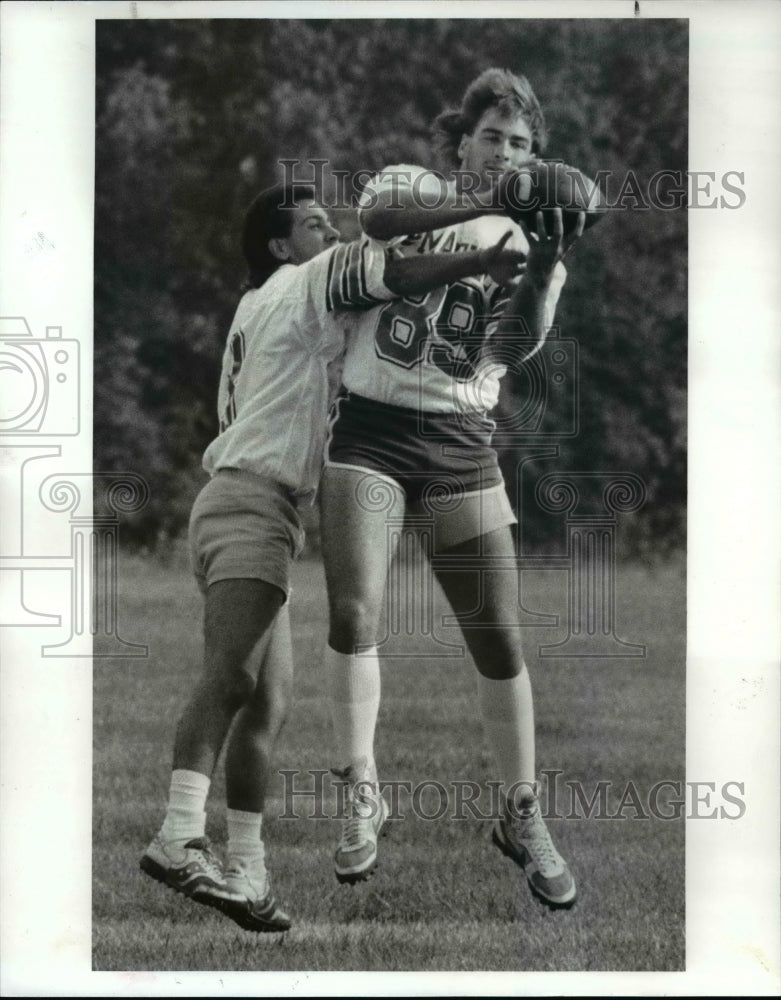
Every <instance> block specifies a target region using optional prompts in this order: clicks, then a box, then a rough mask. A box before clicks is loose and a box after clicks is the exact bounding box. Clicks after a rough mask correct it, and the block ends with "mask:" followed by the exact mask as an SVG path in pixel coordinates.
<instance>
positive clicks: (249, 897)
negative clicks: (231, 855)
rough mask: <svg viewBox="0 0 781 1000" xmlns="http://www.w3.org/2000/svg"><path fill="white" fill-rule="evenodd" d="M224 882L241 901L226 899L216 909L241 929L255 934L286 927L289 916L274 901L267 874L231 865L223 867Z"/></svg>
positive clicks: (282, 929) (277, 930)
mask: <svg viewBox="0 0 781 1000" xmlns="http://www.w3.org/2000/svg"><path fill="white" fill-rule="evenodd" d="M225 883H226V885H227V886H228V888H229V889H230V890H231V892H232V893H234V894H237V895H239V896H241V900H242V901H241V902H240V903H235V902H226V903H224V904H223V905H222V906H221V907H220V909H221V910H222V912H223V913H224V914H225V916H226V917H230V919H231V920H233V921H235V923H237V924H238V925H239V927H241V928H243V930H245V931H255V932H256V933H258V934H274V933H279V932H282V931H288V930H290V926H291V920H290V917H289V916H288V915H287V913H285V911H284V910H283V909H281V908H280V907H279V905H278V904H277V901H276V899H275V898H274V896H273V894H272V892H271V885H270V884H269V878H268V875H267V874H264V875H263V876H261V877H259V878H258V877H257V876H255V875H251V874H249V873H248V872H247V871H245V870H244V868H242V867H241V866H240V865H238V864H236V865H231V867H229V868H227V869H226V870H225Z"/></svg>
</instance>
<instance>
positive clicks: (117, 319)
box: [94, 18, 688, 553]
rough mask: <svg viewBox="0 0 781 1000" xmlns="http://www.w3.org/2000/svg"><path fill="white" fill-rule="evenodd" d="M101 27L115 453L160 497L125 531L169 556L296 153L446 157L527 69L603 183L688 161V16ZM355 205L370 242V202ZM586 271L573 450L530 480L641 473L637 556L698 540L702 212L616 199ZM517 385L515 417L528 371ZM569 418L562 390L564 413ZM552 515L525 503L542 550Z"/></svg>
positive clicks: (581, 287) (100, 345)
mask: <svg viewBox="0 0 781 1000" xmlns="http://www.w3.org/2000/svg"><path fill="white" fill-rule="evenodd" d="M96 30H97V39H96V43H97V45H96V48H97V67H96V69H97V79H96V179H95V210H96V213H95V368H94V449H95V467H96V469H98V470H100V471H111V470H131V471H134V472H137V473H140V474H141V475H143V476H144V477H145V478H146V479H147V480H148V481H149V483H150V487H151V491H152V498H151V502H150V504H149V505H148V507H147V508H146V509H145V510H144V511H143V512H142V515H140V516H138V517H137V518H136V520H135V521H134V522H133V523H132V524H129V526H128V529H127V530H126V531H124V532H123V534H124V537H125V538H126V539H127V540H132V541H133V542H135V543H136V544H140V545H144V546H147V547H149V548H153V547H154V546H155V545H156V543H157V541H158V540H159V539H160V538H173V537H176V536H177V535H179V534H181V533H182V532H183V531H186V525H187V518H188V516H189V509H190V506H191V503H192V501H193V499H194V497H195V494H196V492H197V490H198V489H199V488H200V486H201V484H202V483H203V482H204V481H205V473H203V471H202V469H201V455H202V452H203V450H204V448H205V446H206V445H207V444H208V442H209V441H210V440H211V438H212V437H213V436H214V434H215V433H216V428H217V425H216V396H217V381H218V377H219V370H220V360H221V356H222V350H223V346H224V340H225V337H226V335H227V331H228V327H229V324H230V321H231V318H232V315H233V312H234V310H235V307H236V304H237V301H238V297H239V294H240V288H241V285H242V282H243V280H244V278H245V272H244V267H243V261H242V257H241V252H240V246H239V233H240V229H241V222H242V217H243V213H244V210H245V209H246V207H247V205H248V204H249V202H250V201H251V199H252V197H253V196H254V194H255V193H256V192H257V191H258V190H260V189H262V188H263V187H265V186H267V185H268V184H270V183H273V182H274V181H275V180H277V179H279V167H278V165H277V161H278V160H279V159H280V158H281V157H284V158H299V159H302V160H307V159H310V158H315V159H324V160H327V161H328V164H329V167H328V170H329V172H328V173H326V178H328V177H329V176H330V171H334V170H344V171H349V173H350V177H352V176H353V175H354V174H355V173H357V172H358V171H362V170H377V169H380V168H381V167H383V166H385V165H387V164H388V163H394V162H406V163H419V164H421V165H424V166H440V165H441V164H438V163H437V162H436V160H435V159H434V158H433V157H432V154H431V149H430V144H429V136H430V124H431V122H432V120H433V119H434V117H435V116H436V115H437V114H438V112H439V111H440V110H442V108H443V107H446V106H454V105H456V104H457V103H458V101H459V100H460V97H461V95H462V93H463V91H464V89H465V87H466V86H467V85H468V84H469V82H470V81H471V80H472V79H473V78H474V77H475V76H476V75H477V74H478V73H480V72H481V71H482V70H484V69H486V68H487V67H489V66H502V67H505V66H506V67H508V68H510V69H513V70H515V71H518V72H522V73H525V74H526V75H527V76H528V77H529V79H530V81H531V83H532V85H533V87H534V89H535V91H536V93H537V96H538V97H539V99H540V102H541V104H542V106H543V109H544V111H545V115H546V119H547V123H548V126H549V130H550V141H549V145H548V149H547V155H549V156H553V157H559V158H561V159H563V160H565V161H566V162H567V163H573V164H575V165H577V166H578V167H580V168H581V169H582V170H584V171H585V172H586V173H588V174H590V175H591V176H593V175H594V174H595V173H597V171H600V170H609V171H611V172H612V174H613V176H614V177H616V178H623V177H624V176H625V175H626V174H627V172H628V171H630V170H631V171H633V172H634V174H635V175H636V177H637V178H638V180H639V182H640V188H641V190H647V186H648V183H649V181H650V178H651V177H652V176H653V175H654V174H655V173H656V172H657V171H659V170H662V169H664V170H672V171H685V170H686V169H687V135H688V34H687V26H686V22H685V21H680V20H647V19H641V18H636V19H634V20H572V21H567V20H479V21H475V20H317V21H306V20H301V21H297V20H296V21H293V20H289V21H288V20H276V21H268V20H265V21H264V20H148V21H144V20H105V21H98V22H97V26H96ZM610 183H611V187H610V190H609V194H614V193H615V192H614V189H613V187H612V184H613V183H614V182H613V181H611V182H610ZM619 186H620V182H619ZM324 193H325V194H326V196H328V194H329V192H328V191H325V192H324ZM684 202H685V199H684ZM334 214H335V216H336V217H337V221H338V222H339V224H340V226H341V228H342V230H343V233H345V235H348V236H351V235H354V233H355V232H356V222H355V218H354V213H351V212H349V211H347V210H345V211H342V212H339V213H334ZM568 264H569V271H570V277H569V281H568V283H567V286H566V288H565V291H564V293H563V295H562V299H561V302H560V305H559V309H558V313H557V323H558V325H559V326H560V328H561V336H563V337H567V338H573V339H574V340H576V341H577V342H578V345H579V352H578V353H579V377H578V386H579V393H580V396H579V433H578V434H577V435H576V436H573V437H568V438H564V439H562V440H561V441H560V442H559V452H558V455H557V456H556V458H555V461H554V462H553V463H551V461H550V459H544V458H539V459H537V458H531V460H530V461H529V462H527V465H526V468H527V469H529V470H530V471H531V473H532V474H531V475H530V476H529V481H533V479H534V475H533V473H534V472H535V466H536V467H537V469H536V471H537V473H538V474H542V473H544V472H547V471H565V470H570V471H599V472H620V471H625V472H632V473H634V474H635V475H637V476H639V477H641V478H642V479H643V481H644V482H645V484H646V488H647V493H648V498H647V502H646V503H645V505H644V507H643V508H642V509H641V510H640V511H638V512H637V513H636V514H634V515H631V516H629V515H624V516H622V519H621V520H622V522H623V525H624V528H623V534H622V541H623V546H624V551H627V552H628V551H633V552H640V553H643V552H649V551H651V550H652V549H653V550H654V551H661V550H663V549H666V548H672V547H675V546H679V545H681V544H682V542H683V541H684V532H685V499H686V495H685V494H686V355H687V341H686V317H687V298H686V284H687V229H686V209H685V207H679V208H678V209H677V210H672V211H661V210H659V209H655V208H652V209H651V210H641V211H622V212H614V213H612V214H611V216H610V218H609V219H607V220H605V221H603V222H602V223H600V225H599V226H598V227H596V229H594V230H592V231H590V232H589V233H588V234H587V235H586V236H585V237H584V238H583V240H582V241H581V243H580V244H579V245H578V246H577V247H576V249H575V251H574V252H573V255H572V259H571V262H568ZM506 382H507V385H506V386H505V390H504V398H503V401H502V404H501V405H502V407H504V408H505V409H508V408H512V407H513V406H517V405H519V404H518V400H517V398H516V397H517V395H518V393H520V392H521V391H522V389H523V385H521V384H520V383H518V384H513V379H512V378H509V377H508V379H507V380H506ZM521 405H522V404H521ZM559 419H563V417H562V415H561V414H557V413H556V409H555V405H553V406H552V407H550V408H549V411H548V412H547V413H546V416H545V428H546V429H548V430H550V429H554V430H555V427H556V422H557V420H559ZM502 457H503V461H504V465H505V470H506V477H507V481H508V487H509V489H510V491H511V493H513V494H514V493H515V491H516V482H515V476H514V475H513V470H514V469H515V468H516V467H517V465H518V461H519V458H520V457H524V456H521V454H520V452H519V451H518V449H517V448H514V447H513V446H507V447H505V448H503V456H502ZM526 457H528V452H527V453H526ZM524 477H526V472H524ZM524 481H526V479H524ZM514 499H515V497H514ZM553 530H554V529H553V527H552V525H551V524H550V523H549V521H548V519H546V516H545V515H544V514H543V513H542V512H541V511H539V510H538V509H537V508H535V507H534V505H533V504H532V503H527V502H526V500H524V539H525V548H534V547H535V545H536V544H539V545H543V544H544V543H546V541H547V540H548V539H549V538H550V537H551V533H552V532H553ZM527 540H528V541H527Z"/></svg>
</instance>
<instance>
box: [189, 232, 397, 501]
mask: <svg viewBox="0 0 781 1000" xmlns="http://www.w3.org/2000/svg"><path fill="white" fill-rule="evenodd" d="M384 270H385V250H384V248H383V247H381V246H379V245H378V244H375V245H372V244H371V243H370V242H369V241H368V240H365V239H364V240H362V241H360V242H354V243H346V244H338V245H337V246H335V247H332V248H329V249H328V250H326V251H325V252H324V253H321V254H318V256H317V257H314V258H313V259H312V260H310V261H307V262H306V263H305V264H301V265H299V266H297V267H296V266H294V265H292V264H284V265H282V266H281V267H280V268H279V269H278V270H277V271H275V272H274V274H272V276H271V277H270V278H269V279H268V280H267V281H266V282H265V284H263V285H262V286H261V287H260V288H256V289H252V290H251V291H249V292H247V293H246V294H245V295H244V296H243V298H242V299H241V301H240V302H239V305H238V308H237V310H236V315H235V316H234V319H233V323H232V324H231V328H230V332H229V334H228V340H227V344H226V347H225V353H224V355H223V361H222V375H221V377H220V388H219V395H218V400H217V413H218V418H219V422H220V433H219V435H218V437H216V438H215V439H214V440H213V441H212V442H211V444H210V445H209V447H208V448H207V449H206V451H205V453H204V456H203V467H204V468H205V469H206V471H207V472H208V473H209V474H210V475H214V473H215V472H216V471H217V470H218V469H223V468H235V469H247V470H249V471H250V472H254V473H256V474H257V475H265V476H269V477H271V478H273V479H275V480H276V481H277V482H280V483H282V484H284V485H285V486H288V487H289V488H291V489H293V490H295V491H300V492H301V493H307V492H311V491H312V490H314V489H316V487H317V483H318V481H319V479H320V472H321V467H322V460H323V446H324V439H325V431H326V418H327V411H328V403H329V384H328V368H329V365H330V364H331V363H332V362H334V361H335V359H337V358H338V357H339V356H340V355H341V353H342V351H343V349H344V341H345V334H346V330H347V328H348V327H349V326H350V324H351V322H352V321H353V320H354V318H356V317H359V316H361V315H362V313H361V312H358V311H355V312H344V311H342V310H361V309H366V308H368V307H371V306H372V305H375V304H376V303H378V302H383V301H386V300H388V299H390V298H392V293H391V292H390V291H389V290H388V289H387V288H386V287H385V285H384V284H383V280H382V278H383V274H384Z"/></svg>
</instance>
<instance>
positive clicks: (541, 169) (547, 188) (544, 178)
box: [499, 160, 607, 233]
mask: <svg viewBox="0 0 781 1000" xmlns="http://www.w3.org/2000/svg"><path fill="white" fill-rule="evenodd" d="M499 199H500V203H501V206H502V210H503V211H504V213H505V215H508V216H509V217H510V218H511V219H512V220H513V221H514V222H522V223H524V225H526V226H528V227H529V228H530V229H531V230H532V232H534V231H536V228H537V212H539V211H542V213H543V217H544V219H545V227H546V229H548V231H549V232H550V231H551V225H552V212H553V209H554V208H560V209H561V210H562V217H563V221H564V232H565V233H569V232H571V231H572V230H573V229H574V228H575V226H576V225H577V221H578V213H579V212H585V213H586V229H588V228H589V226H593V225H594V223H595V222H597V221H598V220H599V219H601V218H602V217H603V216H604V215H605V214H606V212H607V206H606V204H605V199H604V197H603V195H602V193H601V191H600V190H599V188H598V187H597V185H596V184H595V183H594V182H593V181H592V180H590V179H589V178H588V177H586V175H585V174H583V173H581V172H580V170H578V169H577V168H576V167H571V166H569V165H568V164H566V163H562V162H561V160H530V161H529V162H528V163H525V164H524V165H523V166H522V167H519V168H518V170H513V171H511V172H510V173H507V174H505V175H504V176H503V177H502V179H501V180H500V182H499Z"/></svg>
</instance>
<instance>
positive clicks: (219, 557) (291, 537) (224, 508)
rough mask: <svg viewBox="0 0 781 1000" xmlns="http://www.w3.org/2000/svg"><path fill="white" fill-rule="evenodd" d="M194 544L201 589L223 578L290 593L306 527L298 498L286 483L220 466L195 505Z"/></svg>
mask: <svg viewBox="0 0 781 1000" xmlns="http://www.w3.org/2000/svg"><path fill="white" fill-rule="evenodd" d="M189 542H190V562H191V564H192V568H193V572H194V573H195V577H196V580H197V581H198V585H199V587H200V588H201V590H203V591H205V590H206V588H207V587H208V586H209V585H210V584H212V583H216V582H217V581H218V580H264V581H265V582H266V583H271V584H273V585H274V586H275V587H279V589H280V590H281V591H282V592H283V593H284V594H285V595H286V596H287V595H288V594H289V593H290V568H291V566H292V564H293V561H294V560H295V559H296V558H297V557H298V556H299V555H300V554H301V549H302V548H303V546H304V529H303V527H302V525H301V520H300V518H299V516H298V510H297V508H296V502H295V498H294V497H293V496H292V493H291V491H290V490H288V489H287V488H286V487H285V486H283V485H282V484H281V483H278V482H276V481H274V480H271V479H266V478H265V477H263V476H256V475H255V474H254V473H252V472H245V471H244V470H243V469H220V470H219V471H218V472H217V473H216V474H215V475H214V477H213V478H212V479H211V480H210V481H209V482H208V483H207V484H206V485H205V486H204V487H203V489H202V490H201V492H200V493H199V494H198V496H197V497H196V500H195V503H194V504H193V509H192V513H191V515H190V533H189Z"/></svg>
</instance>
